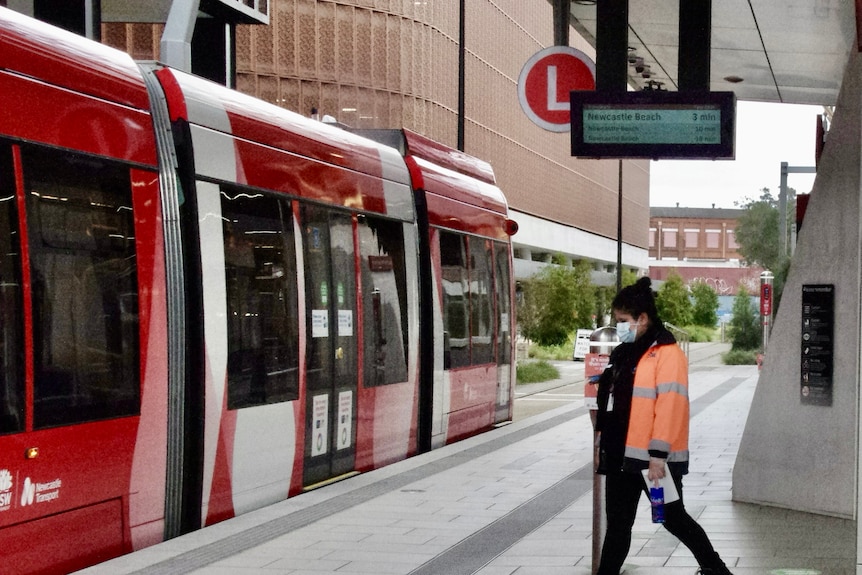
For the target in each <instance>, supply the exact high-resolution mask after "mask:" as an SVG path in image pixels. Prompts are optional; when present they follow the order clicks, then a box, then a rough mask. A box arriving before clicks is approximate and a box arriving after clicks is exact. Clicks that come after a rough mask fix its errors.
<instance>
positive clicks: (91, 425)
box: [0, 8, 516, 574]
mask: <svg viewBox="0 0 862 575" xmlns="http://www.w3.org/2000/svg"><path fill="white" fill-rule="evenodd" d="M366 136H373V137H376V138H378V139H382V140H387V141H388V143H389V144H390V145H384V144H381V143H378V142H375V141H373V140H372V139H370V138H368V137H366ZM507 213H508V209H507V206H506V202H505V198H504V197H503V195H502V193H501V192H500V190H499V189H498V188H497V187H496V186H495V185H494V176H493V172H492V171H491V168H490V166H489V165H488V164H487V163H485V162H482V161H480V160H477V159H475V158H472V157H470V156H467V155H465V154H463V153H461V152H458V151H455V150H452V149H449V148H446V147H444V146H441V145H438V144H436V143H434V142H431V141H430V140H427V139H425V138H423V137H421V136H419V135H418V134H414V133H411V132H409V131H406V130H398V131H386V132H378V133H374V134H365V135H357V134H351V133H348V132H345V131H343V130H340V129H338V128H334V127H330V126H326V125H324V124H321V123H319V122H316V121H313V120H310V119H306V118H303V117H301V116H299V115H296V114H293V113H290V112H288V111H286V110H284V109H281V108H278V107H276V106H273V105H270V104H267V103H265V102H262V101H259V100H256V99H254V98H251V97H248V96H245V95H243V94H240V93H237V92H234V91H230V90H228V89H226V88H224V87H221V86H217V85H214V84H212V83H209V82H206V81H203V80H201V79H199V78H195V77H193V76H190V75H188V74H184V73H181V72H177V71H174V70H171V69H167V68H164V67H162V66H159V65H156V64H146V65H145V64H141V65H138V64H136V63H135V62H133V61H132V60H131V58H130V57H129V56H128V55H126V54H124V53H121V52H118V51H115V50H113V49H110V48H107V47H105V46H102V45H100V44H97V43H94V42H90V41H88V40H85V39H83V38H80V37H78V36H76V35H73V34H71V33H66V32H64V31H61V30H58V29H56V28H53V27H51V26H48V25H46V24H43V23H40V22H37V21H35V20H32V19H29V18H27V17H24V16H21V15H19V14H17V13H15V12H12V11H9V10H6V9H4V8H0V346H2V354H0V541H2V545H3V566H4V567H3V569H4V570H5V569H6V568H7V566H11V567H12V568H13V569H14V572H16V573H20V574H24V573H66V572H69V571H71V570H75V569H77V568H81V567H84V566H87V565H90V564H94V563H97V562H100V561H103V560H106V559H108V558H110V557H113V556H116V555H119V554H122V553H127V552H129V551H132V550H134V549H139V548H141V547H144V546H147V545H151V544H153V543H156V542H158V541H161V540H163V539H165V538H169V537H173V536H176V535H178V534H180V533H183V532H186V531H190V530H193V529H197V528H200V527H201V526H204V525H209V524H212V523H214V522H217V521H220V520H223V519H225V518H228V517H232V516H234V515H237V514H240V513H243V512H245V511H248V510H251V509H255V508H259V507H262V506H265V505H268V504H271V503H273V502H276V501H279V500H282V499H284V498H286V497H289V496H292V495H295V494H297V493H300V492H301V491H303V490H305V489H309V488H312V487H314V486H317V485H320V484H324V483H326V482H328V481H331V480H334V479H336V478H339V477H343V476H345V475H347V474H351V473H357V472H362V471H367V470H370V469H373V468H376V467H380V466H382V465H386V464H388V463H391V462H393V461H397V460H400V459H404V458H406V457H409V456H411V455H413V454H415V453H417V452H420V451H424V450H427V449H431V448H432V447H435V446H438V445H443V444H445V443H447V442H451V441H455V440H457V439H460V438H463V437H466V436H468V435H470V434H474V433H478V432H481V431H483V430H486V429H488V428H490V427H491V426H493V425H494V424H496V423H499V422H502V421H506V420H509V419H510V418H511V407H512V398H513V383H514V371H513V370H514V366H513V345H514V342H513V338H512V337H511V335H512V334H513V333H514V313H513V312H512V297H513V281H512V271H511V244H510V240H509V236H510V235H511V234H512V233H514V231H515V228H516V226H515V224H514V222H512V221H511V220H509V219H508V218H507Z"/></svg>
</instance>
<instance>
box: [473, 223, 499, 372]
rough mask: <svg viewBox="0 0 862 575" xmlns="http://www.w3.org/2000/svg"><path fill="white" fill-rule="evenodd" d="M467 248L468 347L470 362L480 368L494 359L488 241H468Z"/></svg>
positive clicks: (489, 244) (490, 261) (489, 249)
mask: <svg viewBox="0 0 862 575" xmlns="http://www.w3.org/2000/svg"><path fill="white" fill-rule="evenodd" d="M468 245H469V247H470V346H471V348H472V349H471V355H470V358H471V363H472V364H473V365H480V364H483V363H491V362H492V361H493V360H494V342H493V341H492V339H491V337H492V334H493V333H494V319H493V316H492V310H493V309H494V302H493V300H492V297H493V291H492V289H491V270H492V260H493V254H492V251H491V249H492V248H491V242H490V241H489V240H483V239H481V238H469V244H468Z"/></svg>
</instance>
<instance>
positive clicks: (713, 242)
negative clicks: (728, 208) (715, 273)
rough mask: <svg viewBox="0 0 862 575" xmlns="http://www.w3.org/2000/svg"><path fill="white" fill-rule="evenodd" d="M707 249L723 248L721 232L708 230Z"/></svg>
mask: <svg viewBox="0 0 862 575" xmlns="http://www.w3.org/2000/svg"><path fill="white" fill-rule="evenodd" d="M706 247H707V248H709V249H718V248H720V247H721V230H706Z"/></svg>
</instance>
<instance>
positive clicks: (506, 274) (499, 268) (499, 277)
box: [494, 242, 512, 365]
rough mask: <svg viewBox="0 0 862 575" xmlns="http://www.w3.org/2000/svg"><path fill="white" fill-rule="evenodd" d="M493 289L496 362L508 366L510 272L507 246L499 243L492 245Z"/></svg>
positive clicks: (510, 311) (510, 310)
mask: <svg viewBox="0 0 862 575" xmlns="http://www.w3.org/2000/svg"><path fill="white" fill-rule="evenodd" d="M494 252H495V255H494V266H495V274H494V277H495V280H496V281H495V283H494V286H495V289H496V293H497V324H498V327H497V354H498V357H497V362H498V363H499V364H500V365H508V364H510V363H511V362H512V358H511V349H510V345H511V343H510V341H511V340H510V339H509V338H510V337H511V335H512V334H510V333H509V329H510V325H511V313H512V299H511V297H512V296H511V292H510V288H509V286H510V285H511V282H512V278H511V271H510V267H509V246H508V245H507V244H504V243H501V242H495V245H494Z"/></svg>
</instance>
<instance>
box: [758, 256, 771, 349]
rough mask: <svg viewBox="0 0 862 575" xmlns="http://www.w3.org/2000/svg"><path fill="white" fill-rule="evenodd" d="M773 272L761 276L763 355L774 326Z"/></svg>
mask: <svg viewBox="0 0 862 575" xmlns="http://www.w3.org/2000/svg"><path fill="white" fill-rule="evenodd" d="M773 279H774V277H773V275H772V272H770V271H765V272H763V273H761V274H760V324H761V326H762V327H763V353H766V348H767V347H768V346H769V331H770V329H771V325H772V296H773V293H772V280H773Z"/></svg>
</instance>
